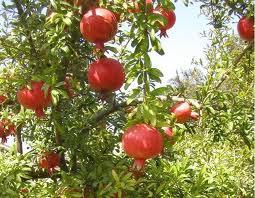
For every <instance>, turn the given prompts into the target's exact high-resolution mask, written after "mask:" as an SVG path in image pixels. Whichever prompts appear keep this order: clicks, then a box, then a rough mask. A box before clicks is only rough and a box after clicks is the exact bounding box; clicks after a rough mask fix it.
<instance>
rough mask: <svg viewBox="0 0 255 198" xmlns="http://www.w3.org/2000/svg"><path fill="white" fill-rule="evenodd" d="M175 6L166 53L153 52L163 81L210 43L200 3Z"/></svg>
mask: <svg viewBox="0 0 255 198" xmlns="http://www.w3.org/2000/svg"><path fill="white" fill-rule="evenodd" d="M0 2H1V0H0ZM175 6H176V9H175V14H176V23H175V25H174V27H173V28H172V29H170V30H169V31H168V36H169V37H168V38H162V47H163V49H164V51H165V55H163V56H160V55H158V54H156V53H152V54H151V59H152V63H153V66H154V67H157V68H159V69H160V70H161V71H162V73H163V74H164V77H163V79H162V82H163V83H167V81H168V80H169V79H170V78H172V77H174V76H175V74H176V70H177V71H181V70H183V69H188V68H190V67H191V61H192V59H193V58H203V50H204V48H205V47H206V46H207V44H208V43H207V40H206V39H205V38H202V36H201V33H202V32H203V31H204V30H206V28H207V27H208V26H207V23H208V21H207V20H206V18H205V17H204V16H203V15H200V9H199V5H198V4H195V5H190V6H189V7H186V6H184V4H183V3H182V1H178V2H177V3H175ZM12 143H13V140H12V138H9V141H8V145H10V144H12Z"/></svg>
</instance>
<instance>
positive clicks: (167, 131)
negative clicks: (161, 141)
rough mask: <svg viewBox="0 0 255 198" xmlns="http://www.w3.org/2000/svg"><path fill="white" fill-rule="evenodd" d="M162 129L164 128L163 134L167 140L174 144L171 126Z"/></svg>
mask: <svg viewBox="0 0 255 198" xmlns="http://www.w3.org/2000/svg"><path fill="white" fill-rule="evenodd" d="M163 130H164V132H165V136H166V137H167V139H168V140H169V142H170V144H175V141H174V132H173V129H172V128H171V127H163Z"/></svg>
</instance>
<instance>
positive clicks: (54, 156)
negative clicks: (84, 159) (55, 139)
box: [39, 152, 60, 174]
mask: <svg viewBox="0 0 255 198" xmlns="http://www.w3.org/2000/svg"><path fill="white" fill-rule="evenodd" d="M59 165H60V156H59V154H58V153H55V152H45V153H44V154H43V156H42V157H41V158H40V161H39V166H40V167H41V168H43V169H47V170H48V171H49V173H50V174H51V173H52V172H53V171H54V169H55V168H56V167H57V166H59Z"/></svg>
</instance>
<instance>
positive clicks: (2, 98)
mask: <svg viewBox="0 0 255 198" xmlns="http://www.w3.org/2000/svg"><path fill="white" fill-rule="evenodd" d="M6 100H7V97H6V96H4V95H0V104H2V103H4V102H5V101H6Z"/></svg>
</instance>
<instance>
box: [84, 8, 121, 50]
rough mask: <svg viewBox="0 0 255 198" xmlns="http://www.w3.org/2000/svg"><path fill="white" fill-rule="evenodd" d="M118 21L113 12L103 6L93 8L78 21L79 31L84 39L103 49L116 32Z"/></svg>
mask: <svg viewBox="0 0 255 198" xmlns="http://www.w3.org/2000/svg"><path fill="white" fill-rule="evenodd" d="M117 27H118V22H117V19H116V17H115V15H114V13H113V12H111V11H109V10H107V9H104V8H93V9H91V10H89V11H88V12H87V13H85V14H84V15H83V17H82V20H81V22H80V31H81V34H82V35H83V37H84V38H85V39H87V40H88V41H90V42H92V43H95V45H96V48H97V49H101V50H102V49H103V48H104V43H105V42H107V41H110V40H111V39H112V38H113V37H114V36H115V34H116V33H117Z"/></svg>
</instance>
